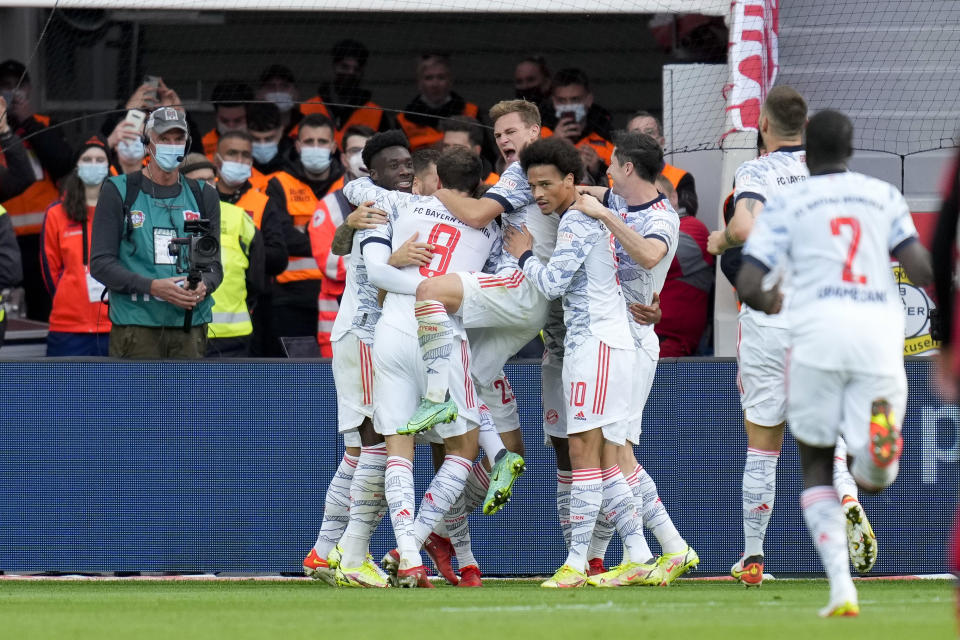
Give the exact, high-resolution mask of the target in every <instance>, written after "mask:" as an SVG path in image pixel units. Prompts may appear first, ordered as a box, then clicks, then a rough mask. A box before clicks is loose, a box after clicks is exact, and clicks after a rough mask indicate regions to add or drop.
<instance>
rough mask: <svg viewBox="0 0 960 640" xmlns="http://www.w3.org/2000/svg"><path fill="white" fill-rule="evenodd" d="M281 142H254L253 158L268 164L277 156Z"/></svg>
mask: <svg viewBox="0 0 960 640" xmlns="http://www.w3.org/2000/svg"><path fill="white" fill-rule="evenodd" d="M279 147H280V144H279V143H278V142H254V143H253V159H254V160H256V161H257V162H259V163H260V164H267V163H268V162H270V161H271V160H273V159H274V158H276V157H277V150H278V149H279Z"/></svg>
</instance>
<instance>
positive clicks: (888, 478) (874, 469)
mask: <svg viewBox="0 0 960 640" xmlns="http://www.w3.org/2000/svg"><path fill="white" fill-rule="evenodd" d="M852 153H853V125H852V124H851V123H850V120H849V119H848V118H847V117H846V116H845V115H843V114H842V113H839V112H837V111H822V112H820V113H818V114H817V115H815V116H814V117H813V118H811V119H810V124H809V126H808V127H807V163H808V166H809V168H810V176H811V177H810V179H809V180H807V181H806V182H799V183H798V184H795V185H793V186H791V187H788V188H787V189H784V190H783V191H782V192H781V193H779V194H777V195H776V196H775V197H772V198H770V200H768V201H767V203H766V206H765V208H764V212H763V215H762V216H760V217H758V218H757V221H756V223H755V225H754V228H753V231H752V232H751V233H750V239H749V240H748V242H747V245H746V247H745V249H744V264H743V266H742V267H741V270H740V274H739V276H738V278H737V290H738V291H739V292H740V296H741V298H742V299H743V301H744V302H746V303H747V304H749V305H750V306H752V307H754V308H755V309H758V310H761V311H763V312H766V313H777V312H779V311H780V309H781V306H782V305H783V304H786V310H787V312H788V313H789V315H790V319H791V323H790V343H791V354H790V371H789V376H788V380H789V390H788V397H789V406H788V414H789V418H790V431H791V433H793V436H794V438H795V439H796V440H797V444H798V447H799V450H800V464H801V466H802V468H803V483H804V491H803V493H801V494H800V504H801V506H802V508H803V517H804V521H805V522H806V524H807V529H808V530H809V532H810V536H811V538H812V539H813V543H814V546H815V547H816V549H817V553H818V554H819V555H820V559H821V561H822V562H823V566H824V568H825V569H826V572H827V578H828V579H829V581H830V601H829V604H828V605H827V606H826V607H825V608H824V609H822V610H821V611H820V615H821V616H824V617H829V616H856V615H858V613H859V611H860V607H859V604H858V602H857V591H856V588H855V587H854V585H853V580H852V579H851V577H850V567H849V557H848V552H847V545H846V544H845V535H844V523H845V517H844V512H843V509H842V507H841V505H840V501H839V497H838V494H837V490H836V489H835V488H834V486H833V484H832V476H833V462H834V460H833V458H834V443H836V441H837V437H838V436H840V435H843V437H844V439H845V440H846V442H847V446H848V448H849V454H850V456H851V458H852V462H851V463H850V471H851V472H852V473H853V477H854V478H855V479H856V481H857V484H858V485H860V487H861V488H863V489H864V490H866V491H871V492H875V491H880V490H881V489H883V488H885V487H888V486H889V485H890V484H891V483H892V482H893V481H894V480H895V479H896V477H897V471H898V470H899V459H900V454H901V451H902V449H903V439H902V437H901V434H900V425H901V424H902V420H903V416H904V413H905V411H906V401H907V379H906V375H905V373H904V369H903V332H904V326H903V323H904V319H903V308H902V305H901V302H900V296H899V291H898V288H897V283H896V281H895V280H894V277H893V273H892V270H891V268H890V255H891V254H892V255H893V256H894V257H895V258H896V259H897V260H899V262H900V264H901V265H902V266H903V269H904V270H905V271H906V273H907V275H908V276H909V277H910V280H911V281H912V282H914V283H915V284H917V286H921V287H922V286H926V285H927V284H929V283H930V282H931V280H932V266H931V264H930V256H929V254H928V253H927V251H926V249H924V248H923V247H922V246H921V245H920V243H919V242H918V241H917V231H916V229H915V228H914V225H913V220H912V219H911V217H910V210H909V208H908V206H907V202H906V200H905V199H904V197H903V196H902V195H901V194H900V192H899V191H898V190H897V189H896V188H895V187H893V186H892V185H890V184H888V183H886V182H882V181H880V180H877V179H875V178H870V177H867V176H865V175H862V174H858V173H853V172H848V171H847V168H846V165H847V161H848V160H849V159H850V156H851V155H852ZM781 274H786V275H784V276H783V277H784V278H786V277H789V278H791V287H792V289H791V294H790V296H789V297H788V298H786V299H784V296H783V293H782V292H781V290H780V287H779V279H780V278H781Z"/></svg>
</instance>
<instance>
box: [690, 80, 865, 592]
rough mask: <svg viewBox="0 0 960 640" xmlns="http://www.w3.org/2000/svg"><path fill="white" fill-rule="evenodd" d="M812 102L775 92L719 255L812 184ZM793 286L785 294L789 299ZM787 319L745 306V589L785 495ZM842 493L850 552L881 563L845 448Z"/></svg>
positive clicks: (754, 577) (759, 576) (712, 243)
mask: <svg viewBox="0 0 960 640" xmlns="http://www.w3.org/2000/svg"><path fill="white" fill-rule="evenodd" d="M806 119H807V104H806V102H805V101H804V99H803V97H802V96H801V95H800V94H799V93H797V92H796V90H794V89H792V88H791V87H788V86H779V87H774V88H773V89H772V90H771V91H770V93H769V94H768V95H767V99H766V101H765V102H764V104H763V107H762V109H761V112H760V137H761V138H762V141H763V144H764V147H765V149H766V151H767V153H766V154H764V155H762V156H760V157H759V158H756V159H755V160H750V161H748V162H745V163H744V164H743V165H741V166H740V168H739V169H737V173H736V176H735V179H734V182H735V189H734V213H733V217H732V218H731V220H730V224H728V225H727V227H726V228H725V229H724V230H723V231H714V232H713V233H711V234H710V236H709V238H708V240H707V250H708V251H710V253H712V254H714V255H719V254H721V253H723V252H724V251H725V250H727V249H729V248H731V247H736V246H740V245H742V244H743V243H744V242H745V241H746V238H747V235H748V234H749V233H750V229H751V228H752V227H753V224H754V221H755V220H756V218H757V216H758V215H759V214H760V212H761V210H762V209H763V207H764V203H765V202H766V200H767V199H768V198H771V197H773V196H774V195H776V194H777V193H779V192H780V191H782V190H783V189H784V188H785V187H787V186H789V185H792V184H796V183H798V182H803V181H804V180H806V179H807V175H808V172H807V165H806V159H805V158H806V155H805V152H804V150H803V146H802V137H803V127H804V124H805V122H806ZM787 284H788V283H784V291H785V292H786V295H788V296H789V292H788V291H787ZM787 327H788V325H787V318H786V317H785V316H784V315H783V314H775V315H766V314H763V313H760V312H758V311H757V310H755V309H751V308H750V307H749V306H744V307H742V308H741V309H740V333H739V343H738V347H737V359H738V364H739V372H738V377H737V381H738V384H739V387H740V403H741V404H742V405H743V414H744V428H745V430H746V433H747V457H746V462H745V464H744V468H743V535H744V550H743V557H741V558H740V560H739V561H737V563H736V564H734V565H733V567H731V569H730V573H731V575H733V577H735V578H736V579H737V580H739V581H740V582H742V583H743V584H744V585H746V586H748V587H750V586H760V585H761V584H762V582H763V540H764V537H765V535H766V531H767V525H768V523H769V522H770V514H771V513H772V511H773V504H774V498H775V497H776V492H777V461H778V460H779V458H780V449H781V447H782V446H783V431H784V427H785V425H786V417H787V414H786V411H787V397H786V361H787V349H788V346H789V332H788V330H787ZM837 454H838V455H837V462H838V464H837V482H836V485H837V489H838V492H840V495H841V496H843V497H844V509H845V511H846V514H847V518H848V521H849V522H850V528H849V537H850V551H851V556H852V557H853V558H854V562H855V564H856V565H857V568H858V569H859V570H860V571H868V570H869V569H870V568H871V567H873V563H874V562H875V561H876V554H877V545H876V536H875V535H874V533H873V529H872V528H871V527H870V523H869V521H868V520H867V515H866V513H865V512H864V510H863V507H862V506H860V502H859V501H858V500H857V489H856V484H855V483H854V482H853V480H852V479H851V478H850V474H849V473H848V472H847V471H846V469H845V468H844V467H845V465H844V462H843V461H844V460H845V459H846V454H845V453H844V449H843V445H842V444H839V448H838V451H837Z"/></svg>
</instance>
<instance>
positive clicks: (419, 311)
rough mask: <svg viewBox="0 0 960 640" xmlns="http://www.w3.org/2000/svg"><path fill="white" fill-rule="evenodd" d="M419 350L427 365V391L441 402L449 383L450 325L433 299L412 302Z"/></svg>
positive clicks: (438, 303) (451, 334)
mask: <svg viewBox="0 0 960 640" xmlns="http://www.w3.org/2000/svg"><path fill="white" fill-rule="evenodd" d="M414 313H415V315H416V317H417V338H419V339H420V354H421V356H422V358H423V364H424V365H425V366H426V369H427V393H426V395H425V397H426V398H427V399H428V400H432V401H433V402H444V401H446V399H447V391H448V389H449V386H450V379H449V376H450V354H451V353H452V352H453V325H452V323H451V322H450V316H449V315H447V310H446V308H445V307H444V306H443V304H442V303H441V302H438V301H437V300H418V301H417V302H415V303H414Z"/></svg>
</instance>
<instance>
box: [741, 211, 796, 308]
mask: <svg viewBox="0 0 960 640" xmlns="http://www.w3.org/2000/svg"><path fill="white" fill-rule="evenodd" d="M790 226H791V225H790V217H789V215H788V214H787V213H786V212H785V211H784V209H783V208H782V203H780V205H779V206H778V205H777V204H775V205H774V206H773V207H772V208H771V211H770V212H769V214H768V215H764V216H763V218H761V219H760V220H759V221H758V222H757V225H756V227H755V228H754V230H753V231H752V232H751V235H750V241H749V242H748V243H747V245H746V246H745V247H744V249H743V265H742V266H741V267H740V273H739V274H737V283H736V287H737V294H738V295H739V296H740V299H741V300H742V301H743V302H744V303H745V304H748V305H750V306H751V307H753V308H754V309H757V310H759V311H763V312H764V313H769V314H775V313H779V312H780V309H781V306H782V304H783V293H781V291H780V286H779V284H780V283H779V282H777V283H776V284H774V285H773V286H772V287H771V286H769V285H768V284H767V282H765V281H766V280H767V279H768V274H770V273H771V272H772V271H774V270H775V269H777V268H778V267H779V266H780V263H781V262H782V261H783V260H784V259H785V257H786V253H787V251H788V249H789V246H790Z"/></svg>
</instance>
